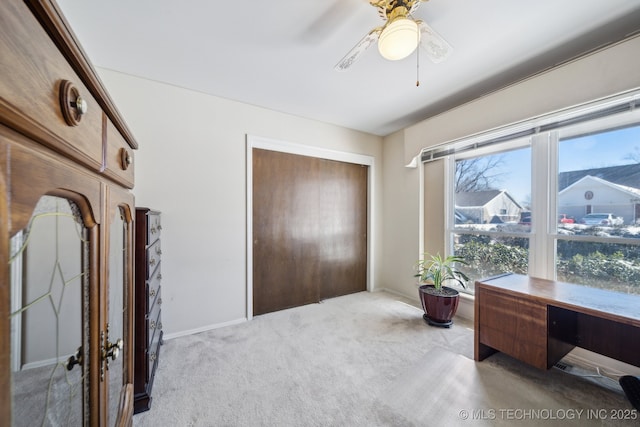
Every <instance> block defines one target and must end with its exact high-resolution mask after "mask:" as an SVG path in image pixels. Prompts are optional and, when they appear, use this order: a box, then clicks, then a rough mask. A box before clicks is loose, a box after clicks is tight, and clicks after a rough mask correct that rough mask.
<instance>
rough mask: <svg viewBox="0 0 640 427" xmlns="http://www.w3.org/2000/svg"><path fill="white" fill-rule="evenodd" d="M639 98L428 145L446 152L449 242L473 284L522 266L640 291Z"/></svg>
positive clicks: (438, 153) (435, 154)
mask: <svg viewBox="0 0 640 427" xmlns="http://www.w3.org/2000/svg"><path fill="white" fill-rule="evenodd" d="M638 99H640V94H635V95H633V97H632V98H631V101H629V99H625V100H624V101H617V102H618V104H617V105H613V104H614V103H615V100H614V101H611V102H608V103H606V104H605V103H603V104H601V105H600V106H589V107H588V109H587V108H586V107H585V109H584V110H583V111H581V112H573V113H571V114H573V115H571V114H569V116H566V115H565V116H560V115H557V116H555V117H552V116H549V117H546V118H544V120H543V123H529V124H528V126H530V128H529V129H524V128H523V125H520V127H519V128H518V129H517V130H515V131H513V129H512V133H511V135H512V136H508V130H502V131H501V132H502V135H501V136H499V137H495V135H494V136H491V135H488V136H486V137H485V139H484V140H483V139H482V136H480V137H475V139H474V140H464V141H457V142H454V143H452V144H449V145H447V146H446V147H444V148H442V147H439V148H437V149H432V150H431V152H429V153H426V152H425V154H424V155H423V160H424V161H430V160H431V159H436V158H442V157H446V158H447V159H448V160H447V162H448V163H447V164H448V167H449V173H448V182H449V185H448V191H449V194H450V196H449V200H450V202H449V211H450V214H449V218H447V219H446V221H447V225H446V228H447V239H448V240H447V250H448V252H449V253H453V254H455V255H459V256H462V257H464V258H465V259H466V260H467V262H468V263H469V265H467V266H460V267H461V269H463V271H464V272H465V273H466V274H467V275H468V276H469V277H470V278H471V282H472V283H473V282H474V281H475V280H479V279H482V278H485V277H490V276H493V275H496V274H500V273H507V272H514V273H520V274H530V275H533V276H537V277H543V278H549V279H555V280H560V281H566V282H572V283H577V284H582V285H586V286H592V287H602V288H607V289H612V290H616V291H620V292H625V293H636V294H640V109H638V108H634V107H635V106H636V105H640V101H639V100H638ZM612 105H613V106H612ZM505 135H506V136H505ZM532 183H533V184H532ZM472 286H473V285H472V284H471V288H470V289H469V288H468V289H467V291H471V292H473V288H472Z"/></svg>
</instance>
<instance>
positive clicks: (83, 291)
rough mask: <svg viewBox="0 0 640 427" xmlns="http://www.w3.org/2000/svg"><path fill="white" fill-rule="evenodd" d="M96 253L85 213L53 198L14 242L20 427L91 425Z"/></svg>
mask: <svg viewBox="0 0 640 427" xmlns="http://www.w3.org/2000/svg"><path fill="white" fill-rule="evenodd" d="M93 248H95V242H93V241H91V238H90V233H89V231H88V229H87V227H86V226H85V225H84V221H83V219H82V216H81V213H80V210H79V208H78V206H77V205H76V204H75V203H74V202H73V201H70V200H67V199H65V198H62V197H54V196H46V195H45V196H43V197H41V198H40V200H39V201H38V203H37V205H36V207H35V209H34V212H33V215H32V216H31V219H30V221H29V223H28V225H27V226H26V227H25V228H24V229H22V230H21V231H19V232H18V233H16V234H15V235H14V236H13V237H12V239H11V242H10V252H9V254H10V259H9V268H10V272H11V311H10V319H11V330H12V334H11V349H12V366H11V371H12V385H13V387H12V402H13V411H12V412H13V425H14V426H34V425H83V424H85V420H86V418H85V416H86V414H87V413H88V409H89V402H88V400H87V399H88V397H89V390H88V387H89V381H88V376H87V373H88V367H89V360H91V357H92V356H93V354H92V351H94V350H93V349H92V348H91V345H90V342H89V337H90V315H89V311H90V310H89V306H90V303H89V300H90V299H91V298H95V297H96V296H95V295H91V294H92V293H93V291H92V290H91V288H90V283H91V274H92V273H93V272H92V271H91V269H90V268H89V264H90V261H89V256H90V255H89V254H90V253H91V252H92V249H93Z"/></svg>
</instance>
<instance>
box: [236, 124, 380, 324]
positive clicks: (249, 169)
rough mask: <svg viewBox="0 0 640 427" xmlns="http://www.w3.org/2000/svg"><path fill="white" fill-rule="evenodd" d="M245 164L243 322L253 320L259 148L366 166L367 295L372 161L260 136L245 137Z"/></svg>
mask: <svg viewBox="0 0 640 427" xmlns="http://www.w3.org/2000/svg"><path fill="white" fill-rule="evenodd" d="M246 144H247V153H246V154H247V162H246V173H247V177H246V186H247V203H246V206H247V209H246V217H245V218H246V224H247V242H246V244H247V271H246V274H247V289H246V295H247V302H246V316H247V320H251V319H252V318H253V149H254V148H259V149H264V150H271V151H278V152H281V153H287V154H297V155H301V156H307V157H315V158H319V159H326V160H335V161H339V162H344V163H354V164H357V165H363V166H368V174H367V291H368V292H371V291H372V287H373V283H374V281H373V276H374V270H373V262H372V260H373V259H374V256H373V255H374V248H373V242H374V241H375V231H374V230H375V227H373V224H374V212H373V209H372V207H373V206H375V203H374V198H375V179H374V177H375V158H374V157H373V156H369V155H365V154H356V153H349V152H345V151H337V150H329V149H326V148H320V147H313V146H309V145H303V144H296V143H293V142H287V141H279V140H275V139H270V138H264V137H260V136H254V135H249V134H247V136H246Z"/></svg>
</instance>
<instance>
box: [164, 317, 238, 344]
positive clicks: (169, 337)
mask: <svg viewBox="0 0 640 427" xmlns="http://www.w3.org/2000/svg"><path fill="white" fill-rule="evenodd" d="M246 321H247V318H246V317H243V318H241V319H236V320H230V321H228V322H223V323H216V324H214V325H208V326H203V327H201V328H196V329H190V330H186V331H180V332H174V333H172V334H165V335H163V336H162V339H163V340H165V341H167V340H172V339H174V338H179V337H184V336H187V335H193V334H199V333H200V332H206V331H211V330H213V329H220V328H224V327H226V326H233V325H239V324H240V323H244V322H246Z"/></svg>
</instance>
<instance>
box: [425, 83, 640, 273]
mask: <svg viewBox="0 0 640 427" xmlns="http://www.w3.org/2000/svg"><path fill="white" fill-rule="evenodd" d="M625 103H630V108H628V109H624V108H622V107H620V106H624V105H625ZM638 103H640V91H635V92H633V93H631V94H626V95H624V96H617V97H612V98H609V99H606V100H601V101H599V102H595V103H591V104H588V105H585V106H582V107H578V108H574V109H571V110H568V111H565V112H561V113H554V114H549V115H547V116H545V117H544V118H539V119H537V120H531V121H527V122H523V123H519V124H516V125H513V126H506V127H504V128H500V129H497V130H492V131H489V132H486V133H484V134H483V135H474V136H471V137H469V138H463V139H460V140H457V141H453V142H451V143H448V144H443V145H442V146H439V147H432V148H431V150H430V153H431V155H428V153H427V152H425V153H423V155H422V159H423V161H424V162H428V161H430V160H435V159H437V158H443V159H444V160H445V177H444V182H445V209H444V213H445V221H444V225H445V230H444V232H445V238H444V243H445V253H446V254H447V255H451V254H453V253H454V240H455V235H456V234H458V235H460V234H468V235H487V236H501V237H518V238H527V237H528V238H529V259H528V274H529V275H531V276H536V277H541V278H546V279H551V280H556V276H557V253H556V252H557V251H556V249H557V242H558V241H560V240H565V241H588V242H596V243H622V244H633V245H640V239H635V238H624V237H617V236H613V237H611V236H609V237H603V236H568V235H564V234H562V235H561V234H559V233H558V220H557V214H558V209H557V208H558V206H557V205H558V175H559V174H558V167H559V166H558V161H559V144H560V143H561V141H562V140H565V139H570V138H576V137H579V136H585V135H589V134H595V133H601V132H608V131H613V130H615V129H617V128H622V127H627V126H640V108H635V106H636V105H638ZM536 123H548V124H546V125H538V126H537V127H536V126H535V125H536ZM554 123H556V124H558V123H564V125H558V126H553V125H552V124H554ZM544 126H546V127H547V128H546V130H544V131H541V129H543V128H544ZM527 127H531V128H533V129H536V131H535V132H534V133H533V134H530V133H529V132H527V131H526V130H525V129H526V128H527ZM508 135H513V139H510V138H508ZM492 139H493V143H492V141H491V140H492ZM639 143H640V141H639ZM527 145H528V146H529V147H530V148H531V205H532V206H531V217H532V227H531V229H530V231H529V232H528V233H513V232H496V231H480V232H479V231H469V230H464V229H461V228H457V227H456V223H455V190H454V185H455V168H456V161H457V160H462V159H468V158H476V157H482V156H488V155H495V154H499V153H500V152H505V151H511V150H515V149H518V148H522V147H524V146H527ZM434 153H435V154H434ZM439 153H446V155H441V154H439Z"/></svg>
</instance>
